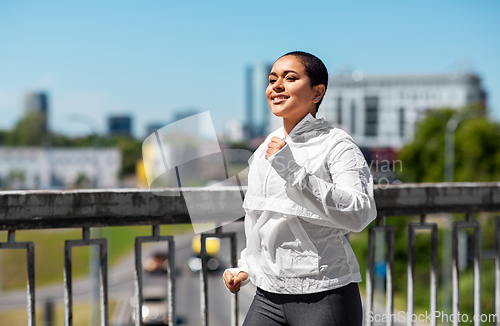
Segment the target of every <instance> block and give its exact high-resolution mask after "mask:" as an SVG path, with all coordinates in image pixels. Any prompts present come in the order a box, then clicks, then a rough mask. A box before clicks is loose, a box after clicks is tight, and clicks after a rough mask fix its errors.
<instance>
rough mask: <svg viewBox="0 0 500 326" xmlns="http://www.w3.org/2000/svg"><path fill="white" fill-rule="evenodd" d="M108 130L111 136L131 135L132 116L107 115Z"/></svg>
mask: <svg viewBox="0 0 500 326" xmlns="http://www.w3.org/2000/svg"><path fill="white" fill-rule="evenodd" d="M108 132H109V135H111V136H128V137H132V117H131V116H129V115H115V116H110V117H108Z"/></svg>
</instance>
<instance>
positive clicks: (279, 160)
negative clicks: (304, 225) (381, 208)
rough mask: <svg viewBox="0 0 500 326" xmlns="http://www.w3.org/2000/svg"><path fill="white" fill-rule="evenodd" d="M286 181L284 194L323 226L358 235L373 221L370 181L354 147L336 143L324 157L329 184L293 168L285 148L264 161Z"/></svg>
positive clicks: (373, 206)
mask: <svg viewBox="0 0 500 326" xmlns="http://www.w3.org/2000/svg"><path fill="white" fill-rule="evenodd" d="M268 161H269V162H270V163H271V165H272V166H273V168H274V169H275V171H276V172H277V173H278V174H279V175H280V176H281V177H282V178H283V179H284V180H285V181H286V184H285V189H286V193H287V194H288V196H289V197H290V199H292V200H293V201H294V202H296V203H297V204H298V205H300V206H302V207H305V208H307V209H308V210H310V211H311V212H313V213H314V214H316V215H317V216H318V217H319V219H321V220H322V222H326V224H328V225H330V226H332V227H337V228H342V229H346V230H349V231H354V232H359V231H361V230H363V229H364V228H365V227H366V226H367V225H368V224H370V222H371V221H373V219H374V218H375V217H376V215H377V210H376V208H375V200H374V198H373V181H372V175H371V172H370V169H369V168H368V166H367V164H366V161H365V160H364V157H363V154H362V153H361V151H360V150H359V148H358V147H357V146H356V144H355V143H353V142H350V141H348V140H345V141H342V142H340V143H338V144H337V145H336V146H335V147H334V149H333V150H331V152H330V153H328V155H327V162H326V165H327V168H328V171H329V172H330V175H331V178H332V180H333V182H327V181H325V180H323V179H320V178H318V177H316V176H314V175H312V174H310V173H308V172H307V171H306V169H305V168H304V167H302V166H300V165H298V164H297V162H296V161H295V158H294V157H293V154H292V151H291V150H290V147H289V146H288V145H285V146H284V147H283V148H281V149H280V150H279V151H278V152H276V153H275V154H274V155H272V156H270V157H269V158H268Z"/></svg>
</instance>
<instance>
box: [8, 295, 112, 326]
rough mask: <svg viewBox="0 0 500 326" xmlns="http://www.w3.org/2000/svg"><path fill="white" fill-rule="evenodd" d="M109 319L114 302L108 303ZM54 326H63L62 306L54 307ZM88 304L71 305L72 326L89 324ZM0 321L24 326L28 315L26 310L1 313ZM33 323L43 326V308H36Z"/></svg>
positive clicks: (10, 325) (15, 325) (11, 325)
mask: <svg viewBox="0 0 500 326" xmlns="http://www.w3.org/2000/svg"><path fill="white" fill-rule="evenodd" d="M108 304H109V307H108V308H109V316H110V317H109V318H111V316H113V312H114V310H115V308H116V304H117V302H116V301H109V303H108ZM53 313H54V315H53V318H54V320H53V321H54V324H53V325H54V326H63V325H64V305H63V304H60V305H56V306H55V307H54V312H53ZM89 318H90V304H89V303H88V302H86V303H79V304H74V305H73V326H88V325H89V323H90V320H89ZM0 321H1V322H2V325H9V326H25V325H27V324H28V314H27V311H26V309H18V310H10V311H1V312H0ZM35 323H36V325H45V315H44V309H43V307H37V309H36V310H35Z"/></svg>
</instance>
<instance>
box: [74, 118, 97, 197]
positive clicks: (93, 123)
mask: <svg viewBox="0 0 500 326" xmlns="http://www.w3.org/2000/svg"><path fill="white" fill-rule="evenodd" d="M68 119H69V120H70V121H71V122H75V123H81V124H84V125H86V126H87V127H89V129H90V130H91V132H92V156H93V161H94V177H93V180H92V188H97V186H98V181H99V176H100V169H99V161H98V159H97V155H96V148H97V135H98V129H99V128H98V127H97V122H96V120H95V119H94V118H93V117H91V116H89V115H85V114H81V113H69V114H68Z"/></svg>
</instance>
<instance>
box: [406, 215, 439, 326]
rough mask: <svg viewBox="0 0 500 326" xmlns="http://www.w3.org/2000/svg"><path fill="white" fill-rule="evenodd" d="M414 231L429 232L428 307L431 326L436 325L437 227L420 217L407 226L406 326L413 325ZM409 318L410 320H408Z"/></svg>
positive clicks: (423, 216)
mask: <svg viewBox="0 0 500 326" xmlns="http://www.w3.org/2000/svg"><path fill="white" fill-rule="evenodd" d="M416 230H430V231H431V268H430V283H431V295H430V307H431V316H434V318H431V326H436V325H437V293H438V291H437V290H438V279H437V273H438V227H437V224H436V223H426V222H425V215H422V216H421V220H420V223H409V224H408V261H407V270H408V291H407V313H406V317H407V324H408V325H413V322H412V319H411V317H412V316H413V313H414V309H415V301H414V300H415V297H414V281H415V275H414V274H415V238H416V234H415V231H416ZM408 317H410V318H408Z"/></svg>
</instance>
